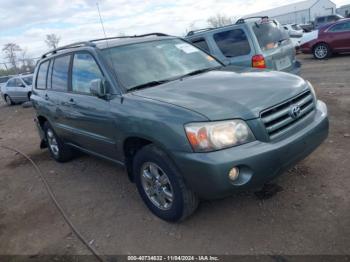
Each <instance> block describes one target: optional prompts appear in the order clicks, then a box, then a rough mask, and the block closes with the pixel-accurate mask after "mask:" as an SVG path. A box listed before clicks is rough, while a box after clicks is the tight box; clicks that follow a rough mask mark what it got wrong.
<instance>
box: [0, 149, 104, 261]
mask: <svg viewBox="0 0 350 262" xmlns="http://www.w3.org/2000/svg"><path fill="white" fill-rule="evenodd" d="M0 147H1V148H3V149H7V150H10V151H13V152H16V153H18V154H20V155H21V156H23V157H24V158H26V159H27V160H28V161H29V162H30V163H31V164H32V165H33V167H34V168H35V170H36V172H37V173H38V175H39V177H40V179H41V181H42V182H43V184H44V186H45V189H46V191H47V193H48V194H49V196H50V198H51V200H52V201H53V203H54V204H55V206H56V208H57V209H58V211H59V212H60V213H61V215H62V217H63V219H64V220H65V221H66V223H67V224H68V226H69V227H70V228H71V229H72V231H73V232H74V234H75V235H76V236H77V237H78V238H79V240H80V241H81V242H82V243H83V244H84V245H85V246H86V247H87V248H88V249H89V250H90V251H91V253H92V254H93V255H94V256H95V257H96V259H97V260H98V261H101V262H104V259H103V258H102V257H101V256H100V255H99V254H98V252H97V251H96V249H95V248H94V247H93V246H91V245H90V244H89V242H88V241H87V240H86V239H85V238H84V237H83V235H82V234H81V233H80V232H79V230H78V229H77V228H76V227H75V226H74V225H73V223H72V222H71V221H70V219H69V217H68V216H67V214H66V212H65V211H64V209H63V208H62V206H61V205H60V203H58V201H57V199H56V196H55V194H54V193H53V191H52V189H51V187H50V185H49V184H48V182H47V180H46V178H45V177H44V175H43V173H42V172H41V170H40V168H39V166H38V165H37V164H35V162H34V161H33V160H32V159H31V158H30V157H29V156H28V155H27V154H25V153H23V152H21V151H19V150H18V149H15V148H12V147H9V146H4V145H0Z"/></svg>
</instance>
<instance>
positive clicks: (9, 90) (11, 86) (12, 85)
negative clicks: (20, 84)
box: [4, 78, 17, 102]
mask: <svg viewBox="0 0 350 262" xmlns="http://www.w3.org/2000/svg"><path fill="white" fill-rule="evenodd" d="M4 91H5V92H4V93H5V94H7V95H9V96H10V97H11V99H12V101H14V102H16V101H17V94H16V78H12V79H10V80H9V81H8V82H7V84H6V86H5V89H4Z"/></svg>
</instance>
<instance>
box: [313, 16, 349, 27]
mask: <svg viewBox="0 0 350 262" xmlns="http://www.w3.org/2000/svg"><path fill="white" fill-rule="evenodd" d="M343 18H344V17H342V16H341V15H339V14H335V15H326V16H319V17H316V18H315V22H314V28H315V29H318V28H319V27H320V26H321V25H324V24H328V23H334V22H336V21H338V20H340V19H343Z"/></svg>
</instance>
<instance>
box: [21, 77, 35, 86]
mask: <svg viewBox="0 0 350 262" xmlns="http://www.w3.org/2000/svg"><path fill="white" fill-rule="evenodd" d="M22 80H23V81H24V83H26V85H28V86H30V85H32V82H33V77H32V76H27V77H23V78H22Z"/></svg>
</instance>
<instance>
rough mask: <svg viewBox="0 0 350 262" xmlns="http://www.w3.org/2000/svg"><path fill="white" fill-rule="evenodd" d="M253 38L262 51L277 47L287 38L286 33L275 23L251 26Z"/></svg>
mask: <svg viewBox="0 0 350 262" xmlns="http://www.w3.org/2000/svg"><path fill="white" fill-rule="evenodd" d="M253 30H254V33H255V36H256V38H257V40H258V42H259V45H260V47H261V49H262V50H264V51H265V50H269V49H274V48H276V47H278V44H279V43H280V42H281V41H283V40H286V39H288V38H289V36H288V34H287V31H286V30H283V29H282V28H281V27H280V25H279V24H278V23H277V22H276V23H275V22H268V23H260V24H259V23H255V24H254V25H253Z"/></svg>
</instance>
